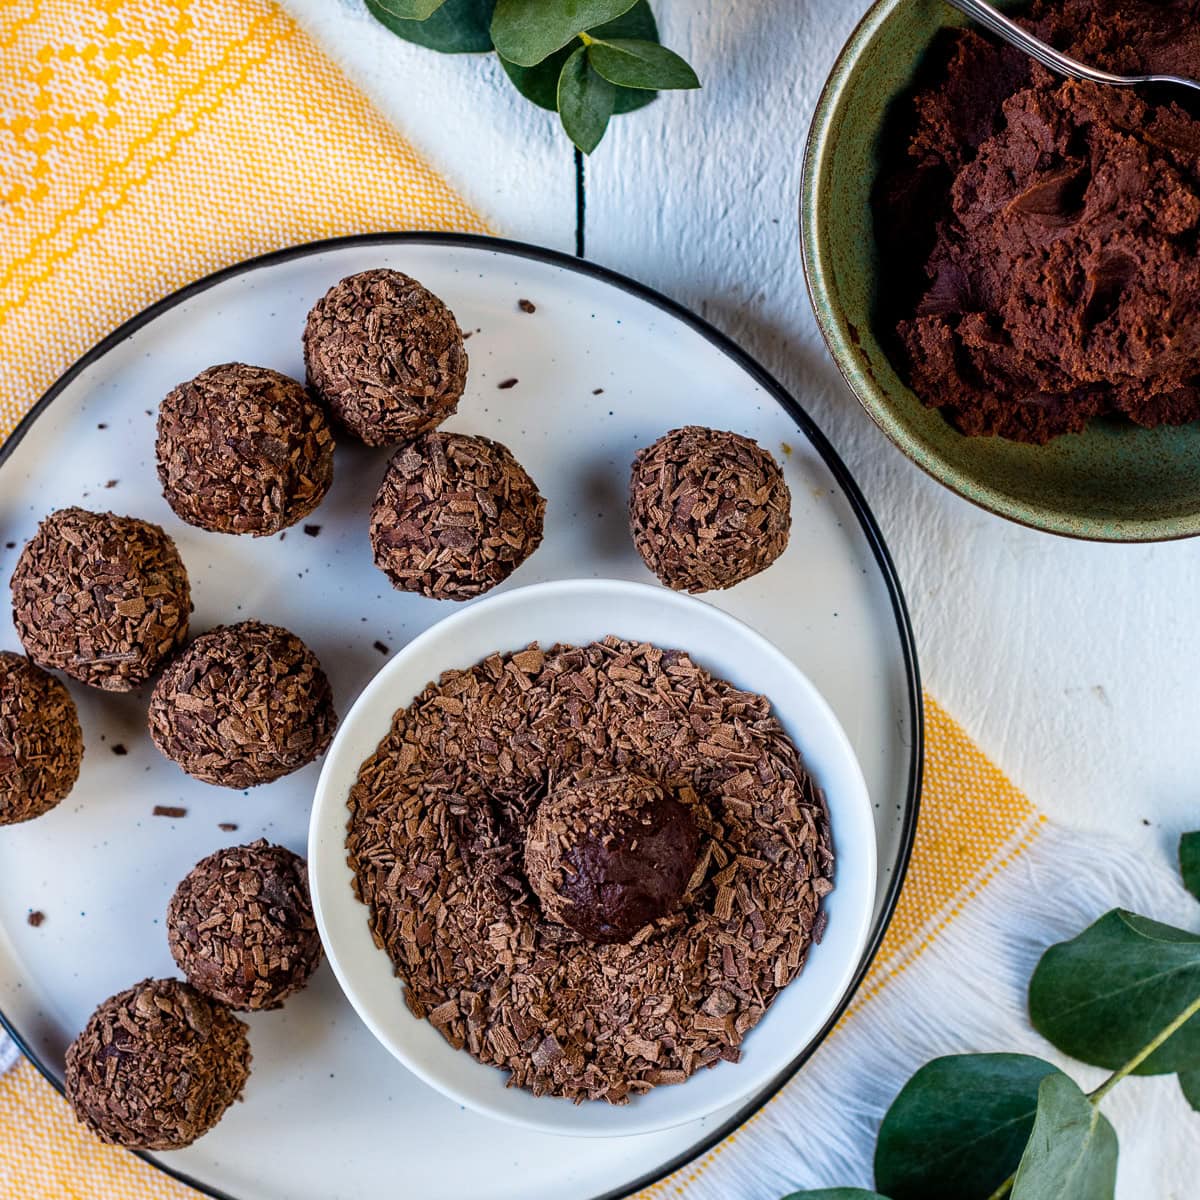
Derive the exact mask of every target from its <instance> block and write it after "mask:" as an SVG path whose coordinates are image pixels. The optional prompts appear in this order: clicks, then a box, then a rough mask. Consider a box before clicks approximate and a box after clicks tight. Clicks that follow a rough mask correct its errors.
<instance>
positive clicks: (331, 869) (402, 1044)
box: [308, 580, 875, 1137]
mask: <svg viewBox="0 0 1200 1200" xmlns="http://www.w3.org/2000/svg"><path fill="white" fill-rule="evenodd" d="M609 634H615V635H616V636H618V637H621V638H625V639H630V640H638V641H647V642H651V643H653V644H655V645H658V646H662V647H664V648H673V649H682V650H686V651H687V652H688V653H689V654H690V655H691V657H692V658H693V660H694V661H695V662H696V663H698V664H699V665H700V666H703V667H705V668H707V669H708V670H710V671H712V672H713V673H714V674H715V675H718V676H720V677H721V678H724V679H727V680H729V681H730V682H731V683H734V684H736V685H737V686H738V687H741V688H745V689H747V690H751V691H756V692H760V693H762V694H763V695H765V696H767V697H768V698H769V699H770V700H771V704H772V707H773V709H774V711H775V714H776V716H777V717H778V718H779V720H780V721H781V722H782V723H783V725H784V727H785V728H786V729H787V731H788V733H789V734H790V735H791V737H792V739H793V740H794V741H795V743H796V745H797V747H798V748H799V750H800V752H801V754H802V755H803V757H804V762H805V764H806V766H807V767H808V769H809V770H810V771H811V772H812V774H813V776H814V777H815V779H816V781H817V782H818V783H819V784H820V786H821V787H822V788H824V789H825V794H826V797H827V798H828V802H829V811H830V818H831V821H832V826H833V838H834V849H835V852H836V855H837V864H836V878H835V885H836V886H835V888H834V890H833V892H832V893H831V895H830V896H829V897H828V898H827V900H826V902H825V908H826V911H827V913H828V918H829V923H828V927H827V929H826V932H825V936H824V938H823V940H822V942H821V944H820V945H819V946H814V947H813V948H812V950H811V951H810V953H809V956H808V962H807V964H806V966H805V968H804V970H803V972H802V973H801V974H800V977H799V978H798V979H796V980H795V981H794V982H793V983H792V984H790V985H789V986H788V987H787V988H786V989H784V991H783V992H782V993H781V994H780V995H779V996H778V997H777V999H776V1000H775V1003H774V1004H773V1005H772V1007H771V1008H770V1010H769V1011H768V1012H767V1015H766V1016H765V1017H764V1018H763V1019H762V1021H760V1022H759V1024H758V1026H757V1027H756V1028H755V1029H754V1030H753V1031H752V1032H751V1033H750V1034H749V1036H748V1037H747V1038H746V1041H745V1044H744V1047H743V1054H742V1060H741V1062H739V1063H738V1064H736V1065H732V1064H729V1063H722V1064H720V1065H719V1066H717V1067H715V1068H713V1069H711V1070H708V1071H701V1072H699V1073H698V1074H696V1075H694V1076H692V1078H690V1079H689V1080H688V1081H687V1082H686V1083H683V1084H678V1085H675V1086H671V1087H660V1088H655V1089H654V1090H653V1091H651V1092H649V1093H648V1094H647V1095H645V1096H641V1097H638V1098H637V1099H635V1100H634V1101H633V1102H632V1103H630V1104H629V1105H626V1106H623V1107H614V1106H611V1105H608V1104H604V1103H602V1102H593V1103H588V1104H582V1105H575V1104H572V1103H571V1102H569V1101H567V1100H561V1099H557V1098H553V1097H541V1098H537V1097H534V1096H533V1095H531V1094H529V1093H528V1092H525V1091H521V1090H519V1089H517V1088H507V1087H506V1086H505V1079H506V1076H505V1074H504V1073H503V1072H502V1071H500V1070H497V1069H496V1068H494V1067H487V1066H484V1065H482V1064H480V1063H478V1062H476V1061H475V1060H474V1059H473V1058H471V1057H470V1055H468V1054H467V1053H466V1052H465V1051H461V1050H455V1049H453V1048H452V1047H451V1046H450V1044H449V1043H448V1042H446V1041H445V1040H444V1039H443V1038H442V1036H441V1034H439V1033H438V1032H437V1030H435V1029H434V1028H433V1026H432V1025H430V1024H429V1023H428V1022H427V1021H419V1020H417V1019H416V1018H415V1017H414V1016H413V1015H412V1014H411V1013H410V1012H409V1011H408V1009H407V1007H406V1006H405V1003H404V999H403V995H402V985H401V983H400V981H399V980H398V979H397V978H396V977H395V975H394V974H393V971H392V964H391V961H390V960H389V959H388V957H387V955H386V954H385V953H384V952H383V951H382V950H380V949H378V948H377V947H376V945H375V943H374V941H373V940H372V937H371V932H370V929H369V928H368V925H367V910H366V908H365V907H364V906H363V905H362V904H360V903H359V902H358V901H357V900H356V899H355V898H354V895H353V893H352V891H351V880H352V873H351V871H350V868H349V867H348V866H347V865H346V849H345V833H346V819H347V811H346V797H347V795H348V794H349V792H350V788H351V787H352V786H353V784H354V781H355V779H356V778H357V776H358V769H359V766H360V765H361V764H362V762H363V760H364V759H366V758H367V757H368V756H369V755H370V754H372V753H373V752H374V750H375V748H376V747H377V746H378V744H379V742H380V741H381V740H382V739H383V738H384V736H385V735H386V734H387V732H388V730H389V729H390V727H391V723H392V716H393V714H394V713H395V712H396V710H397V709H399V708H402V707H404V706H405V705H407V704H408V703H410V702H411V701H412V700H413V698H414V697H415V696H416V695H417V694H418V693H420V692H421V691H422V689H423V688H424V687H425V685H426V684H428V683H429V682H430V681H431V680H434V679H437V677H438V676H439V675H440V674H441V673H442V672H443V671H446V670H451V669H462V668H466V667H469V666H472V665H474V664H475V663H477V662H479V661H480V660H481V659H484V658H486V657H487V656H488V655H489V654H491V653H492V652H494V651H501V652H506V651H512V650H519V649H521V648H523V647H524V646H526V645H528V644H529V643H530V642H534V641H536V642H540V643H541V644H542V645H543V646H550V645H552V644H553V643H555V642H566V643H570V644H574V645H586V644H588V643H589V642H593V641H597V640H598V639H600V638H602V637H605V636H607V635H609ZM308 854H309V873H310V882H311V887H312V896H313V906H314V908H315V910H316V917H317V925H318V927H319V929H320V931H321V939H322V941H323V942H324V943H325V950H326V952H327V953H328V955H329V961H330V964H331V965H332V967H333V970H334V973H335V974H336V976H337V978H338V981H339V982H340V983H341V986H342V990H343V991H344V992H345V993H346V996H347V997H348V998H349V1000H350V1003H351V1004H352V1005H353V1006H354V1008H355V1009H356V1010H357V1012H358V1015H359V1016H360V1017H361V1018H362V1019H363V1021H364V1022H366V1024H367V1026H368V1028H369V1029H370V1030H371V1032H372V1033H374V1035H375V1036H376V1037H377V1038H378V1039H379V1040H380V1041H381V1042H382V1043H383V1045H384V1046H386V1047H387V1049H388V1050H390V1051H391V1053H392V1054H394V1055H395V1056H396V1058H398V1059H399V1060H400V1061H401V1062H402V1063H403V1064H404V1065H405V1066H406V1067H408V1069H409V1070H411V1071H413V1072H414V1073H415V1074H417V1075H418V1076H420V1078H421V1079H423V1080H424V1081H425V1082H426V1083H428V1084H430V1085H431V1086H432V1087H435V1088H437V1089H438V1090H439V1091H441V1092H443V1093H445V1094H446V1095H447V1096H449V1097H450V1098H451V1099H453V1100H456V1101H458V1102H459V1103H461V1104H464V1105H467V1106H468V1107H470V1108H473V1109H475V1110H476V1111H478V1112H481V1113H484V1114H486V1115H488V1116H492V1117H496V1118H499V1119H500V1120H503V1121H509V1122H513V1123H515V1124H518V1125H523V1126H526V1127H529V1128H534V1129H540V1130H543V1131H545V1132H549V1133H557V1134H568V1135H575V1136H582V1137H605V1136H619V1135H629V1134H636V1133H649V1132H651V1131H653V1130H657V1129H668V1128H670V1127H672V1126H674V1125H681V1124H684V1123H685V1122H688V1121H692V1120H697V1119H699V1118H701V1117H704V1116H707V1115H708V1114H710V1113H712V1112H715V1111H717V1110H718V1109H721V1108H724V1107H726V1106H728V1105H732V1104H736V1103H738V1102H739V1101H742V1100H745V1099H747V1098H748V1097H749V1096H750V1095H752V1094H753V1093H754V1092H755V1091H757V1090H758V1089H760V1088H762V1087H763V1086H764V1085H765V1084H767V1083H768V1082H769V1081H770V1080H771V1079H772V1078H773V1077H774V1076H775V1075H776V1074H778V1072H779V1071H780V1070H781V1069H782V1068H783V1067H784V1066H786V1064H787V1063H789V1062H791V1061H792V1060H793V1059H794V1058H796V1057H797V1056H798V1055H799V1054H800V1053H801V1052H802V1051H803V1050H804V1049H805V1047H806V1046H807V1045H808V1044H809V1042H810V1041H811V1040H812V1039H813V1038H814V1037H815V1036H816V1035H817V1034H818V1032H819V1031H820V1029H821V1027H822V1025H823V1024H824V1023H825V1021H826V1020H827V1018H828V1017H829V1015H830V1014H831V1013H832V1012H833V1010H834V1008H835V1007H836V1005H837V1003H838V1001H839V1000H840V999H841V998H842V996H843V994H844V992H845V990H846V988H847V987H848V986H849V984H850V981H851V978H852V977H853V975H854V972H855V968H856V967H857V965H858V962H859V959H860V956H861V954H862V951H863V947H864V945H865V944H866V939H867V933H868V928H869V925H870V917H871V906H872V902H873V898H874V895H875V829H874V824H873V822H872V819H871V804H870V801H869V799H868V796H867V788H866V784H865V782H864V781H863V776H862V771H861V770H860V769H859V766H858V762H857V760H856V759H855V757H854V751H853V750H852V749H851V747H850V743H849V741H848V740H847V738H846V735H845V733H844V732H843V731H842V728H841V726H840V725H839V724H838V721H837V718H836V717H835V716H834V715H833V713H832V712H831V711H830V708H829V706H828V705H827V704H826V703H825V701H824V700H823V699H822V698H821V696H820V695H819V693H818V692H817V690H816V689H815V688H814V687H813V685H812V684H811V683H809V681H808V679H807V678H806V677H805V676H804V675H803V674H802V673H801V672H800V670H799V669H798V668H797V667H796V666H795V665H793V664H792V663H791V662H790V661H789V660H788V659H787V658H785V657H784V656H783V654H781V653H780V652H779V651H778V650H777V649H776V648H775V647H774V646H772V645H771V644H770V642H768V641H767V640H766V639H765V638H763V637H761V636H760V635H759V634H757V633H755V632H754V631H753V630H752V629H750V628H749V626H747V625H744V624H742V622H740V621H738V620H736V619H735V618H733V617H731V616H729V615H728V614H726V613H723V612H721V611H720V610H719V609H716V608H714V607H712V606H711V605H709V604H705V603H703V602H702V601H700V600H695V599H692V598H691V597H688V596H683V595H679V594H678V593H675V592H670V591H667V590H666V589H665V588H658V587H650V586H647V585H645V584H640V583H623V582H615V581H610V580H577V581H563V582H554V583H541V584H535V585H533V586H532V587H525V588H519V589H516V590H514V591H510V592H502V593H500V594H499V595H496V596H492V597H489V598H487V599H484V600H480V601H477V602H475V603H473V604H471V605H470V606H468V607H466V608H464V609H462V610H460V611H458V612H456V613H454V614H453V615H452V616H449V617H447V618H446V619H445V620H443V621H441V622H440V623H439V624H437V625H435V626H433V628H431V629H429V630H427V631H426V632H425V633H423V634H421V635H420V636H419V637H417V638H415V639H414V640H413V641H411V642H410V643H409V644H408V645H407V646H405V647H404V649H403V650H401V651H400V652H399V653H398V654H396V656H395V657H394V658H392V660H391V661H390V662H388V663H387V664H386V665H385V666H384V668H383V669H382V670H381V671H380V672H379V674H378V675H377V676H376V677H375V679H374V680H373V681H372V682H371V684H370V685H369V686H368V687H367V689H366V690H365V691H364V692H363V693H362V695H361V696H360V697H359V698H358V700H357V701H356V703H355V704H354V707H353V708H352V709H351V710H350V712H349V714H348V715H347V716H346V717H345V719H344V720H343V721H342V724H341V728H340V729H339V730H338V734H337V737H336V739H335V740H334V743H333V746H332V748H331V749H330V751H329V755H328V757H327V758H326V760H325V765H324V769H323V770H322V772H321V778H320V781H319V782H318V784H317V794H316V799H315V801H314V804H313V811H312V825H311V827H310V830H309V843H308Z"/></svg>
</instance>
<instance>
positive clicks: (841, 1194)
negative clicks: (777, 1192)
mask: <svg viewBox="0 0 1200 1200" xmlns="http://www.w3.org/2000/svg"><path fill="white" fill-rule="evenodd" d="M783 1200H887V1197H886V1196H881V1195H880V1194H879V1193H878V1192H867V1191H864V1190H863V1189H862V1188H820V1189H818V1190H817V1191H815V1192H793V1193H792V1194H791V1195H790V1196H784V1198H783Z"/></svg>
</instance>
